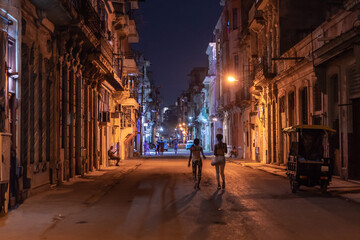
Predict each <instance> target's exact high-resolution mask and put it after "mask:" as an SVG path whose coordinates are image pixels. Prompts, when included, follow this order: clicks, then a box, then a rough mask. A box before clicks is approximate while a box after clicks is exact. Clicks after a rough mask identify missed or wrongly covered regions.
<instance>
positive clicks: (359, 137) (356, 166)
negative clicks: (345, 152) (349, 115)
mask: <svg viewBox="0 0 360 240" xmlns="http://www.w3.org/2000/svg"><path fill="white" fill-rule="evenodd" d="M352 107H353V109H352V110H353V134H352V139H351V140H352V141H351V154H350V156H349V165H348V166H349V178H350V179H360V153H359V149H360V124H359V123H360V98H357V99H354V100H352Z"/></svg>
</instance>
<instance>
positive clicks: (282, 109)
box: [279, 96, 285, 113]
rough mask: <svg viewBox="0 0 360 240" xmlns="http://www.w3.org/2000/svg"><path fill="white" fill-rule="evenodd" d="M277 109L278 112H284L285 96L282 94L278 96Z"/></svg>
mask: <svg viewBox="0 0 360 240" xmlns="http://www.w3.org/2000/svg"><path fill="white" fill-rule="evenodd" d="M279 111H280V113H284V112H285V96H282V97H281V98H280V102H279Z"/></svg>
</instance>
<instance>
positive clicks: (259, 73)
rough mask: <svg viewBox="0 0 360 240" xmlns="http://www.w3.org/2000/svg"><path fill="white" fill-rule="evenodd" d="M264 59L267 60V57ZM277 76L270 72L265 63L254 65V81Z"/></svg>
mask: <svg viewBox="0 0 360 240" xmlns="http://www.w3.org/2000/svg"><path fill="white" fill-rule="evenodd" d="M262 59H265V57H264V58H262ZM275 75H276V74H275V73H273V72H270V69H269V67H268V65H267V63H266V62H265V61H262V62H259V63H256V64H253V71H252V79H254V80H260V79H264V78H265V79H272V78H274V77H275Z"/></svg>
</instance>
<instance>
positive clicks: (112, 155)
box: [108, 146, 120, 166]
mask: <svg viewBox="0 0 360 240" xmlns="http://www.w3.org/2000/svg"><path fill="white" fill-rule="evenodd" d="M108 156H109V158H110V160H116V166H119V162H120V157H119V156H117V155H116V150H115V151H114V147H113V146H110V149H109V151H108Z"/></svg>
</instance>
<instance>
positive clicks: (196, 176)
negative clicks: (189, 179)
mask: <svg viewBox="0 0 360 240" xmlns="http://www.w3.org/2000/svg"><path fill="white" fill-rule="evenodd" d="M199 144H200V140H199V139H198V138H195V140H194V145H192V146H191V148H190V156H189V162H188V167H190V161H191V160H192V173H193V180H194V189H198V190H200V181H201V170H202V159H201V154H202V155H203V157H204V159H206V157H205V154H204V151H203V149H202V147H200V146H199Z"/></svg>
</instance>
